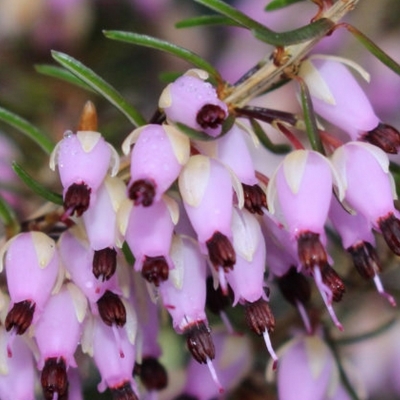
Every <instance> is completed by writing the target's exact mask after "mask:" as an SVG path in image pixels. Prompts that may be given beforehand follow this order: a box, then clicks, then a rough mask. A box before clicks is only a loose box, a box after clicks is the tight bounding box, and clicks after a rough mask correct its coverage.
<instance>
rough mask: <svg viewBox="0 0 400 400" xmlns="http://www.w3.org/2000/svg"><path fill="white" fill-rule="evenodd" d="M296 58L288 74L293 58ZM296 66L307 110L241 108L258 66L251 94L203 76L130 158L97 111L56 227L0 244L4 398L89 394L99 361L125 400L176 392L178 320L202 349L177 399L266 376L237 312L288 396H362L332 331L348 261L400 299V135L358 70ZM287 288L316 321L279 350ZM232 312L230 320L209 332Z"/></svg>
mask: <svg viewBox="0 0 400 400" xmlns="http://www.w3.org/2000/svg"><path fill="white" fill-rule="evenodd" d="M327 3H329V4H328V5H330V4H331V2H327ZM327 8H329V7H327ZM323 11H324V7H323V6H321V10H320V12H321V13H322V12H323ZM282 49H284V48H283V47H282V48H281V47H279V46H278V50H277V51H276V52H275V53H274V55H273V57H275V58H274V59H273V64H274V68H278V67H277V66H279V65H280V64H283V61H282V60H285V57H286V56H287V57H290V54H289V52H288V53H287V54H283V55H282V54H281V53H280V50H282ZM282 51H284V50H282ZM294 64H295V65H294V66H293V68H292V69H290V68H285V69H284V70H282V71H281V72H282V76H281V79H282V80H286V79H293V80H294V81H297V83H299V87H300V89H299V93H297V94H296V93H293V97H296V95H297V96H298V97H299V98H302V100H303V103H304V98H306V102H307V101H308V103H309V109H310V110H309V111H307V110H306V109H305V107H304V104H303V107H304V110H303V115H296V114H292V113H289V112H286V111H280V110H270V109H267V108H263V107H255V106H249V105H248V104H243V103H242V102H241V99H240V96H239V94H237V93H239V87H241V85H244V84H249V85H250V87H249V89H248V90H249V92H251V90H253V88H252V86H251V85H252V84H253V83H252V82H253V81H252V77H253V76H254V75H255V74H256V73H257V71H258V69H257V68H255V69H254V70H252V71H250V72H249V73H247V74H246V75H245V76H244V77H243V78H242V79H240V80H239V81H238V83H237V84H236V85H229V84H228V83H225V82H222V81H221V82H219V81H218V80H217V82H216V80H215V79H214V78H215V77H213V76H210V74H209V73H208V72H206V71H205V70H202V69H190V70H188V71H187V72H186V73H185V74H183V75H181V76H180V77H178V78H177V79H176V80H174V81H173V82H171V83H170V84H168V86H167V87H166V88H165V89H164V90H163V91H162V93H161V95H160V98H159V102H158V107H157V112H156V114H155V115H154V117H153V118H152V119H151V120H150V121H149V122H148V123H147V124H143V125H142V126H140V127H136V128H135V129H134V130H133V132H131V133H130V134H129V135H128V136H127V137H126V139H125V140H124V141H123V143H122V146H121V150H122V153H123V155H120V153H119V151H118V150H116V149H115V148H114V147H113V146H112V145H111V144H109V143H108V142H107V141H106V140H105V138H104V137H103V135H102V134H101V133H100V132H98V127H97V115H96V110H95V108H94V106H93V105H92V104H91V103H90V102H89V103H87V105H86V106H85V108H84V110H83V113H82V117H81V120H80V123H79V126H78V128H77V130H76V131H70V130H67V131H66V132H65V133H64V135H63V138H62V139H61V140H60V141H59V143H58V144H57V145H56V146H55V148H54V150H53V152H52V154H51V156H50V160H49V164H50V168H51V170H53V171H57V172H58V176H59V179H60V182H61V185H62V187H63V191H62V207H59V208H58V209H57V210H56V211H55V214H56V216H57V217H56V219H55V220H51V221H46V218H44V220H45V223H44V224H45V225H46V229H41V228H40V227H41V225H39V224H26V225H24V227H25V229H23V230H22V231H21V232H19V233H18V234H15V235H14V236H13V237H11V238H8V240H7V241H6V242H5V243H4V244H2V247H1V250H0V272H1V273H2V274H3V275H4V279H5V282H6V286H5V287H6V290H2V291H0V295H1V296H0V321H1V324H0V398H1V399H3V400H9V399H16V400H26V399H29V400H32V399H34V398H35V395H36V393H35V381H36V380H37V376H40V385H41V389H42V393H43V397H44V398H45V399H46V400H62V399H65V400H66V399H68V398H73V397H74V396H75V395H73V393H74V394H75V393H77V394H76V396H77V398H79V396H80V394H79V392H80V391H81V387H80V386H81V382H80V379H79V374H78V373H77V371H79V369H78V365H80V363H83V362H91V363H93V364H94V365H95V366H96V368H97V370H98V372H99V375H100V379H101V380H100V382H99V383H98V390H99V391H100V392H103V391H105V390H106V389H109V390H110V392H111V394H112V397H113V399H115V400H137V399H140V398H157V396H158V394H157V393H158V392H160V391H163V390H164V389H166V388H167V386H168V384H169V377H168V373H167V369H166V368H165V366H164V365H163V362H162V361H161V358H162V354H163V349H162V346H161V344H160V336H161V331H162V327H161V325H162V320H163V318H162V317H163V316H165V315H167V314H168V315H169V317H170V320H171V321H172V328H173V330H174V331H175V333H176V334H177V335H180V336H181V337H183V340H184V341H185V342H186V347H187V349H188V352H189V353H190V356H191V359H190V361H189V364H188V367H187V371H186V372H187V373H186V376H185V382H184V383H182V385H181V387H180V388H178V390H175V391H174V392H173V394H172V395H171V397H170V398H174V399H175V400H188V399H189V400H203V399H204V400H210V399H212V398H215V397H216V396H219V395H222V394H223V393H224V392H225V391H227V390H230V389H231V388H232V387H233V386H234V385H236V384H237V383H238V380H239V379H240V378H241V377H242V376H243V375H244V374H245V373H246V372H247V371H248V369H249V368H250V363H251V359H250V350H249V348H250V345H249V343H248V341H247V338H246V337H241V336H239V335H237V334H235V329H237V327H234V324H232V323H231V322H230V319H229V318H228V314H229V313H231V311H230V309H231V308H235V309H238V310H239V313H240V312H241V313H242V317H243V318H242V320H243V325H244V326H247V329H248V330H249V331H252V332H253V333H255V334H256V335H258V336H260V337H261V338H262V340H263V341H264V343H265V346H266V353H268V354H269V356H267V357H269V358H270V360H271V361H270V367H268V374H267V375H269V376H270V375H271V374H272V376H273V377H274V378H276V380H277V389H278V392H279V396H280V398H281V399H282V400H292V399H298V398H300V399H303V398H304V399H310V400H324V399H325V400H326V399H329V400H342V399H349V398H350V395H352V393H351V391H352V387H351V382H349V381H348V380H347V379H343V375H345V373H344V372H343V367H342V365H340V363H339V362H338V359H339V358H340V357H339V355H338V352H337V351H336V348H335V346H334V345H333V344H332V343H333V339H332V337H333V336H332V333H330V332H329V333H327V332H328V331H330V329H329V328H327V326H330V325H332V322H333V325H334V326H336V327H337V328H338V330H339V331H342V330H343V329H344V327H345V324H343V323H342V318H341V315H340V313H339V312H337V310H336V306H335V305H334V304H335V303H339V302H341V301H342V299H343V297H344V295H345V291H346V280H345V279H344V278H342V277H341V274H340V273H339V271H340V269H339V268H337V262H336V259H337V254H336V253H337V252H339V251H340V250H342V253H345V254H346V253H347V254H348V255H349V258H351V260H352V261H353V264H354V267H355V270H356V271H357V272H358V273H359V275H360V276H361V277H362V278H364V279H366V280H370V281H372V282H373V284H374V285H375V287H376V289H377V292H378V294H379V295H380V296H381V297H382V298H383V299H385V300H386V301H387V303H388V304H389V305H390V306H393V307H394V306H396V299H395V297H394V295H392V294H390V293H389V291H386V290H385V288H384V286H383V283H382V281H381V278H380V273H381V272H382V262H381V260H380V256H379V254H378V250H377V241H376V236H377V235H381V236H382V237H383V240H384V241H385V242H386V244H387V246H388V248H389V249H390V251H391V252H393V253H394V254H395V255H398V256H399V255H400V214H399V212H398V211H397V210H396V208H395V205H394V200H395V199H396V190H395V184H394V179H393V176H392V174H391V171H390V159H389V156H388V154H392V155H393V154H397V152H398V150H399V148H400V133H399V132H398V131H397V130H396V129H395V128H394V127H392V126H390V125H388V124H386V123H384V122H382V121H381V120H380V119H379V117H378V116H377V115H376V114H375V112H374V110H373V107H372V105H371V104H370V102H369V100H368V97H367V96H366V95H365V94H364V91H363V89H362V87H361V86H360V84H359V83H358V81H357V80H356V78H355V77H354V75H353V73H352V72H351V71H350V69H349V65H350V66H352V67H354V68H355V69H356V70H357V71H358V72H361V74H362V75H363V76H366V74H365V73H364V71H363V70H362V69H361V68H360V67H358V66H355V65H354V63H352V62H349V61H346V60H343V59H339V58H334V57H330V56H322V55H313V56H310V57H308V58H302V59H301V60H300V61H298V60H297V61H296V62H294ZM271 68H272V67H271ZM260 69H261V67H260ZM304 87H307V90H304ZM235 96H236V97H235ZM249 97H252V94H250V95H249ZM310 120H311V123H310ZM265 123H267V124H268V125H269V126H268V129H270V128H271V127H272V128H273V129H274V133H275V134H276V133H279V134H282V135H283V136H284V138H285V139H286V141H287V143H285V144H289V145H288V146H287V147H288V150H287V151H286V152H285V154H282V155H280V156H279V157H277V156H276V154H274V149H276V148H275V146H274V145H273V144H271V142H270V140H269V138H268V135H267V134H266V133H265V132H264V130H263V125H262V124H265ZM264 126H265V125H264ZM302 130H303V131H306V133H307V134H308V137H309V139H310V140H309V141H306V140H304V138H303V136H302V135H301V133H299V132H300V131H302ZM260 142H262V143H263V144H265V143H269V144H268V145H266V147H270V148H269V149H265V148H264V147H262V146H261V144H260ZM277 159H278V162H277ZM260 163H261V164H265V165H268V168H269V169H270V170H271V171H272V172H271V173H265V172H263V171H264V169H263V171H261V170H260V169H259V168H258V167H257V165H260ZM46 212H47V211H45V213H46ZM39 218H43V216H42V215H41V216H40V217H39ZM338 243H340V245H338ZM3 269H4V272H3ZM313 288H315V289H316V290H317V291H318V292H319V296H320V297H319V298H318V297H317V296H313ZM280 295H282V296H283V297H284V298H285V299H286V300H287V301H288V302H289V303H290V304H292V305H293V306H294V307H295V308H296V309H297V311H298V314H299V317H300V321H301V323H302V325H303V328H301V333H297V334H296V338H295V339H293V340H292V341H290V342H289V343H288V344H287V345H286V346H284V347H283V348H281V349H280V350H278V351H275V350H274V348H275V347H276V346H274V330H275V326H276V321H275V317H274V303H275V299H276V298H278V299H281V298H280V297H279V296H280ZM314 297H316V299H314V300H313V301H311V299H312V298H314ZM377 297H378V296H377ZM311 302H313V303H314V305H310V303H311ZM318 302H319V303H320V305H319V309H318V312H315V308H316V306H315V304H318ZM322 304H323V305H324V307H325V308H326V311H327V315H329V317H330V319H331V320H332V322H330V321H328V322H327V321H326V320H325V315H326V313H325V312H324V307H322V306H321V305H322ZM278 308H279V307H278ZM211 314H216V316H217V317H215V316H213V317H212V319H211V318H210V315H211ZM216 318H217V319H219V320H221V322H222V324H221V326H220V327H216V328H215V329H211V328H212V325H213V323H211V322H210V321H212V320H215V319H216ZM242 328H243V327H240V329H242ZM232 348H234V350H232ZM82 360H84V361H82ZM353 397H354V396H353ZM74 398H75V397H74Z"/></svg>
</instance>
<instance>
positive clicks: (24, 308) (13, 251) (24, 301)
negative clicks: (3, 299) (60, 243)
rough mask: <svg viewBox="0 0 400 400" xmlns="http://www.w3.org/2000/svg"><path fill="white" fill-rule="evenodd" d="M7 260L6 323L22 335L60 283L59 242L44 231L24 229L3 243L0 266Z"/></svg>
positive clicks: (5, 263)
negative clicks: (8, 303) (23, 231)
mask: <svg viewBox="0 0 400 400" xmlns="http://www.w3.org/2000/svg"><path fill="white" fill-rule="evenodd" d="M4 254H5V255H4ZM3 257H4V260H3ZM3 262H4V265H5V268H6V275H7V286H8V291H9V293H10V297H11V303H10V306H9V312H8V314H7V317H6V321H5V326H6V329H7V331H10V330H11V331H12V332H13V334H17V335H22V334H23V333H24V332H25V331H26V330H27V329H28V327H29V326H30V325H31V323H35V322H36V320H37V319H38V317H39V315H40V314H41V313H42V311H43V308H44V306H45V304H46V302H47V300H48V298H49V297H50V294H51V292H52V290H53V288H54V285H55V283H56V280H57V276H58V274H59V258H58V254H57V251H56V244H55V242H54V240H53V239H51V238H50V237H48V236H47V235H45V234H44V233H41V232H27V233H20V234H19V235H17V236H14V237H13V238H12V239H11V240H9V241H8V242H7V244H6V245H5V246H4V247H3V249H2V253H1V254H0V270H2V268H3Z"/></svg>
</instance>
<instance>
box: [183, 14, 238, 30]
mask: <svg viewBox="0 0 400 400" xmlns="http://www.w3.org/2000/svg"><path fill="white" fill-rule="evenodd" d="M209 25H224V26H227V25H229V26H232V25H233V26H240V25H239V24H238V23H236V22H235V21H233V20H232V19H230V18H227V17H224V16H223V15H201V16H200V17H194V18H187V19H184V20H182V21H179V22H177V23H176V24H175V28H193V27H196V26H209Z"/></svg>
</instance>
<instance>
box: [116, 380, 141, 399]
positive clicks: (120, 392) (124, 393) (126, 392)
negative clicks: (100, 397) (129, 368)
mask: <svg viewBox="0 0 400 400" xmlns="http://www.w3.org/2000/svg"><path fill="white" fill-rule="evenodd" d="M110 391H111V395H112V398H113V400H139V399H138V397H137V396H136V393H135V392H134V391H133V389H132V385H131V384H130V382H125V383H123V384H122V385H120V386H118V387H114V388H110Z"/></svg>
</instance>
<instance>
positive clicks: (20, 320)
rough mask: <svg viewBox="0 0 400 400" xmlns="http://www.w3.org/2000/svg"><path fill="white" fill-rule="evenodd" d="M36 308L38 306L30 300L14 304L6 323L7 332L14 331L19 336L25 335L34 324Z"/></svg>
mask: <svg viewBox="0 0 400 400" xmlns="http://www.w3.org/2000/svg"><path fill="white" fill-rule="evenodd" d="M35 308H36V304H35V303H34V302H32V301H30V300H24V301H20V302H18V303H14V305H13V307H12V309H11V310H10V311H9V312H8V314H7V317H6V320H5V323H4V325H5V327H6V330H7V331H10V330H11V329H14V330H15V333H16V334H17V335H22V334H24V333H25V331H26V330H27V329H28V328H29V327H30V325H31V323H32V319H33V314H34V313H35Z"/></svg>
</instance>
